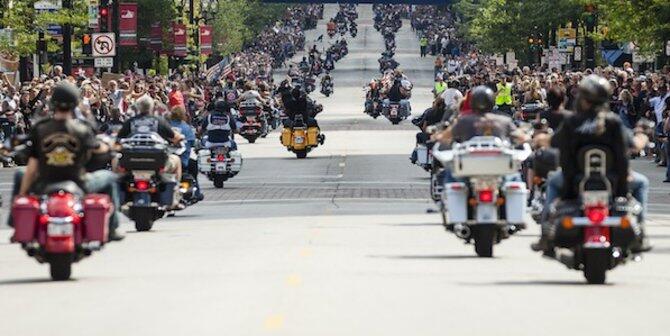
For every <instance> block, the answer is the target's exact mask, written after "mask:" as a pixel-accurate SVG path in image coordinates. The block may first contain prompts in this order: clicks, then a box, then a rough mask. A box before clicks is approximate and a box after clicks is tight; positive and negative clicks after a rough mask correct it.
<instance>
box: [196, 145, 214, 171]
mask: <svg viewBox="0 0 670 336" xmlns="http://www.w3.org/2000/svg"><path fill="white" fill-rule="evenodd" d="M198 168H199V169H200V171H201V172H203V173H209V172H210V171H211V170H212V152H211V151H210V150H209V149H201V150H199V151H198Z"/></svg>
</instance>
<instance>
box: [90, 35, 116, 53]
mask: <svg viewBox="0 0 670 336" xmlns="http://www.w3.org/2000/svg"><path fill="white" fill-rule="evenodd" d="M92 43H93V57H113V56H116V35H115V34H114V33H95V34H93V41H92Z"/></svg>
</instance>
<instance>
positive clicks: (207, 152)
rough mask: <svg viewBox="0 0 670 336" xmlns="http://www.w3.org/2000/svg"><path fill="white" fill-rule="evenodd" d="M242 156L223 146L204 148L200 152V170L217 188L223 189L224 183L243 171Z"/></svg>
mask: <svg viewBox="0 0 670 336" xmlns="http://www.w3.org/2000/svg"><path fill="white" fill-rule="evenodd" d="M242 163H243V161H242V155H241V154H240V153H239V152H237V151H232V150H230V146H227V145H222V146H216V147H211V148H203V149H200V150H199V151H198V168H199V169H200V172H201V173H203V174H204V175H205V176H207V178H208V179H209V180H210V181H212V182H213V183H214V187H215V188H219V189H220V188H223V183H224V182H225V181H227V180H228V179H230V178H232V177H235V175H237V174H238V173H239V172H240V171H241V170H242Z"/></svg>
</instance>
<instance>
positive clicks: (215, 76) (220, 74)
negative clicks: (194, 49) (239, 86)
mask: <svg viewBox="0 0 670 336" xmlns="http://www.w3.org/2000/svg"><path fill="white" fill-rule="evenodd" d="M232 72H233V67H232V66H231V63H230V57H225V58H224V59H223V60H221V62H219V63H217V64H216V65H214V66H213V67H211V68H209V69H208V70H207V72H205V78H207V81H208V82H210V83H214V82H216V81H218V80H219V79H221V78H225V77H227V76H228V75H230V74H231V73H232Z"/></svg>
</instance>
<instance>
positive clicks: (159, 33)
mask: <svg viewBox="0 0 670 336" xmlns="http://www.w3.org/2000/svg"><path fill="white" fill-rule="evenodd" d="M149 45H150V46H151V49H153V50H154V51H157V52H160V51H161V50H162V49H163V28H162V27H161V24H160V23H158V22H157V23H154V24H152V25H151V36H150V37H149Z"/></svg>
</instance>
